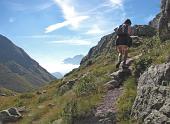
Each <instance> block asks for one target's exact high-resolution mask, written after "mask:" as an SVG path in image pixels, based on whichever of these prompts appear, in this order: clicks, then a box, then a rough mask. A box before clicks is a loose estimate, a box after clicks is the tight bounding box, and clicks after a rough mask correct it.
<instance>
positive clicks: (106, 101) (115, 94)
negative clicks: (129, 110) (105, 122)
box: [96, 88, 122, 116]
mask: <svg viewBox="0 0 170 124" xmlns="http://www.w3.org/2000/svg"><path fill="white" fill-rule="evenodd" d="M121 91H122V89H121V88H115V89H113V90H109V91H108V92H107V93H106V95H105V96H104V98H103V102H102V103H101V104H100V105H99V106H98V107H97V109H96V110H97V112H96V116H98V115H100V114H103V113H110V112H111V113H115V112H116V108H115V104H116V101H117V98H119V96H120V95H121Z"/></svg>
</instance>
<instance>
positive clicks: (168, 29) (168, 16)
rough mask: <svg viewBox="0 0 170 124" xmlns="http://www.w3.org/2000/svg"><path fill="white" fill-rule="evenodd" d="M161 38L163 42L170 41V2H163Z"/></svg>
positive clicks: (166, 0) (160, 26) (168, 0)
mask: <svg viewBox="0 0 170 124" xmlns="http://www.w3.org/2000/svg"><path fill="white" fill-rule="evenodd" d="M159 36H160V39H161V40H162V41H165V40H168V39H170V0H162V1H161V17H160V21H159Z"/></svg>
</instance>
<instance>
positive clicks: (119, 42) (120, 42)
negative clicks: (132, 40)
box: [116, 38, 128, 46]
mask: <svg viewBox="0 0 170 124" xmlns="http://www.w3.org/2000/svg"><path fill="white" fill-rule="evenodd" d="M118 45H127V46H128V38H117V39H116V46H118Z"/></svg>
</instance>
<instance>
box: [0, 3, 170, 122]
mask: <svg viewBox="0 0 170 124" xmlns="http://www.w3.org/2000/svg"><path fill="white" fill-rule="evenodd" d="M162 1H164V2H165V3H166V4H165V6H166V7H168V6H169V2H167V1H169V0H162ZM165 6H164V7H165ZM164 7H163V8H164ZM165 10H169V9H168V8H166V9H165ZM164 12H165V11H162V12H161V17H160V18H163V17H164V16H165V17H166V16H167V15H168V14H167V12H166V14H163V13H164ZM168 22H170V20H168ZM168 22H167V23H164V25H162V24H160V23H161V22H160V23H159V24H158V25H162V26H163V27H164V28H165V29H169V27H166V26H167V24H168ZM159 28H161V27H160V26H159ZM161 31H163V30H156V29H155V28H153V27H152V26H149V25H136V26H134V33H135V35H137V36H134V37H133V45H132V47H131V48H130V50H129V56H128V61H127V64H128V68H126V69H123V68H120V69H118V70H117V69H116V68H115V62H116V57H117V53H116V50H115V47H114V41H115V39H114V38H115V33H112V34H109V35H107V36H104V37H103V38H102V39H101V41H99V43H98V45H96V46H94V47H93V48H92V49H90V51H89V53H88V55H87V56H85V57H84V58H83V60H82V62H81V65H80V67H79V68H77V69H74V70H73V71H71V72H70V73H68V74H66V75H65V77H64V78H63V79H61V80H56V81H53V82H51V84H50V85H48V86H45V87H43V88H41V89H39V91H37V92H33V93H27V94H19V95H16V96H10V97H4V96H2V97H0V101H2V102H1V104H0V110H4V109H8V108H10V107H17V108H18V110H20V107H22V108H24V107H25V109H24V112H23V111H21V113H22V112H23V113H22V115H23V118H19V117H20V115H19V114H18V116H17V117H16V118H15V119H16V120H12V121H15V122H14V123H17V124H31V123H33V124H101V123H102V124H114V123H117V124H138V123H139V124H140V123H141V124H142V123H145V124H168V123H169V122H170V119H169V118H170V115H169V113H170V107H169V99H170V95H169V93H170V91H169V83H170V79H169V76H170V38H169V39H168V37H167V35H168V34H167V35H164V36H165V37H166V40H165V39H164V36H162V35H161V34H162V32H161ZM164 31H165V32H164V33H170V32H169V31H170V30H164ZM157 33H159V36H158V35H157ZM160 35H161V36H160ZM162 38H163V39H162ZM6 111H9V109H8V110H6ZM3 113H4V111H1V112H0V119H1V120H3V119H2V117H6V116H5V115H3ZM7 117H10V116H9V115H8V116H7ZM7 117H6V118H7ZM11 118H12V117H11ZM10 121H11V120H10Z"/></svg>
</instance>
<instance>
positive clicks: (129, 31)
mask: <svg viewBox="0 0 170 124" xmlns="http://www.w3.org/2000/svg"><path fill="white" fill-rule="evenodd" d="M128 34H129V35H130V36H131V35H132V34H133V33H132V28H131V26H128Z"/></svg>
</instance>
